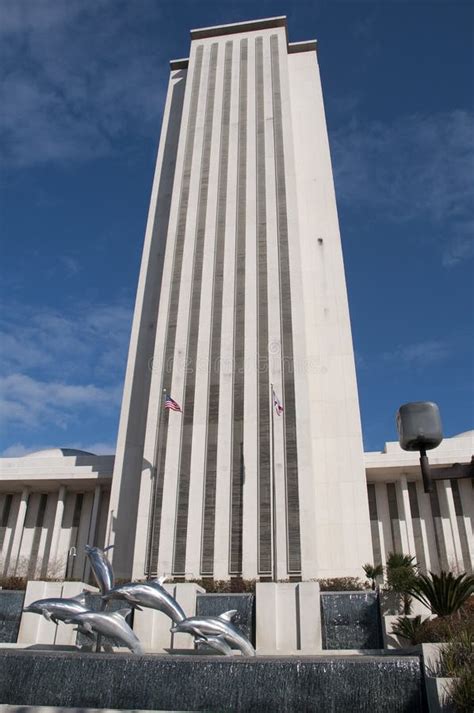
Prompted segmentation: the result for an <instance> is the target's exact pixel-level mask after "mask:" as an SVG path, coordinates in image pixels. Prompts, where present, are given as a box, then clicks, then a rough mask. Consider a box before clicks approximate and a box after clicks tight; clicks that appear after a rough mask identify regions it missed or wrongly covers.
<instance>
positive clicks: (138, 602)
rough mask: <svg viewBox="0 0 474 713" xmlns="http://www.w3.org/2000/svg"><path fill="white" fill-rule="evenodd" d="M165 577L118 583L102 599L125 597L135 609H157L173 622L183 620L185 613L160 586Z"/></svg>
mask: <svg viewBox="0 0 474 713" xmlns="http://www.w3.org/2000/svg"><path fill="white" fill-rule="evenodd" d="M165 579H166V577H160V578H159V579H154V580H150V581H147V582H129V583H128V584H119V585H117V586H116V587H113V589H111V590H109V591H108V592H107V593H106V594H104V595H103V597H102V599H104V600H105V601H109V600H110V599H125V601H127V602H128V603H129V604H131V605H132V606H134V607H135V608H136V609H140V608H141V607H148V608H149V609H158V610H159V611H162V612H163V613H164V614H166V615H167V616H169V617H170V619H172V621H173V622H175V623H177V622H180V621H183V620H184V619H186V614H185V613H184V611H183V609H182V608H181V606H180V605H179V604H178V602H177V601H176V599H175V598H174V597H172V596H171V594H169V593H168V592H167V591H166V589H165V588H164V587H163V586H162V584H163V582H164V581H165Z"/></svg>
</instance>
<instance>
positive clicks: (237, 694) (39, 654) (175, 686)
mask: <svg viewBox="0 0 474 713" xmlns="http://www.w3.org/2000/svg"><path fill="white" fill-rule="evenodd" d="M421 685H422V684H421V667H420V659H419V657H418V656H404V657H397V656H386V655H385V656H380V657H379V656H340V655H339V656H334V657H331V656H292V657H284V656H281V657H278V656H272V657H265V656H258V657H256V658H245V657H241V656H239V657H235V658H234V657H217V656H196V655H188V656H167V655H154V654H146V655H144V656H134V655H131V654H126V653H114V654H108V653H100V654H94V653H82V652H67V651H57V652H56V651H54V652H53V651H38V650H36V651H32V650H19V649H16V650H15V649H2V650H0V700H1V701H2V702H3V703H8V704H13V705H30V706H63V707H68V706H69V707H80V708H130V709H137V708H140V709H155V710H170V711H172V710H207V711H209V710H210V711H212V710H221V711H222V710H235V711H253V710H254V711H275V710H284V711H285V712H288V713H289V712H290V711H302V710H306V711H313V710H314V711H325V712H327V713H331V712H334V713H336V712H338V711H346V710H347V711H349V710H357V711H367V712H369V711H370V713H373V711H375V710H376V711H377V713H402V712H403V713H415V712H417V713H418V712H421V711H423V704H422V694H421Z"/></svg>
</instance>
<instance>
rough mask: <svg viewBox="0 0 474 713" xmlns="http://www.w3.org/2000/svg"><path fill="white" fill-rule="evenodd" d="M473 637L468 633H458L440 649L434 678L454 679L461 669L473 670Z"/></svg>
mask: <svg viewBox="0 0 474 713" xmlns="http://www.w3.org/2000/svg"><path fill="white" fill-rule="evenodd" d="M473 645H474V636H473V635H472V633H471V632H469V631H466V630H464V631H459V632H457V633H456V634H455V635H454V636H452V638H451V640H450V641H448V642H447V644H446V645H445V646H443V647H442V649H441V651H440V655H439V662H438V665H437V667H436V671H435V674H436V676H442V677H456V676H458V675H459V673H460V672H461V671H462V669H463V668H465V667H468V668H472V669H473V670H474V652H473Z"/></svg>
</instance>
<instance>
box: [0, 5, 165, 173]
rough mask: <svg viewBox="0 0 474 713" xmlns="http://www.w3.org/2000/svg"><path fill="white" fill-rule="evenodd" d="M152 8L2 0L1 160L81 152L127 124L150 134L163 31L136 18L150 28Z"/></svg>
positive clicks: (79, 156) (159, 88)
mask: <svg viewBox="0 0 474 713" xmlns="http://www.w3.org/2000/svg"><path fill="white" fill-rule="evenodd" d="M160 14H161V9H160V6H159V4H158V3H151V2H141V3H140V4H139V7H138V8H137V4H136V3H124V2H117V1H116V0H98V1H96V2H92V3H84V2H82V0H36V1H34V2H32V1H31V0H3V2H2V9H1V22H0V36H1V38H2V68H1V69H0V80H1V84H0V86H1V87H2V92H3V98H1V99H0V101H1V105H2V123H1V132H0V149H1V153H2V154H3V161H4V163H6V164H13V165H31V164H35V163H41V162H44V161H55V162H58V161H66V160H71V159H75V160H81V161H82V160H88V159H92V158H96V157H98V156H101V155H105V154H108V153H110V152H111V151H114V150H116V149H117V148H118V146H119V144H120V141H121V139H122V137H123V136H124V135H125V134H127V135H129V134H130V132H133V134H134V135H135V136H149V137H154V136H155V134H156V128H157V127H156V124H157V120H158V117H159V113H160V110H161V105H162V103H163V102H162V100H163V94H164V91H165V88H166V82H167V76H166V75H167V66H166V61H165V57H167V55H168V50H167V44H166V43H167V41H168V40H167V37H168V36H167V35H162V36H161V37H160V41H159V42H156V33H153V32H149V33H147V32H145V33H144V32H143V28H144V27H145V28H148V27H150V26H153V25H154V26H156V28H157V29H158V28H159V27H160V25H159V20H160ZM160 72H162V81H161V82H160V81H159V77H160V76H161V75H160ZM120 148H121V150H122V151H123V148H124V147H123V145H122V146H121V147H120Z"/></svg>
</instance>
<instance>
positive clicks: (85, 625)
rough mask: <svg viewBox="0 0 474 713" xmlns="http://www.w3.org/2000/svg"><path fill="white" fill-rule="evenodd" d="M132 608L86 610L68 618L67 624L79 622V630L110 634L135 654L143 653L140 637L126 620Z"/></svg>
mask: <svg viewBox="0 0 474 713" xmlns="http://www.w3.org/2000/svg"><path fill="white" fill-rule="evenodd" d="M130 612H131V609H119V610H118V611H114V612H95V611H86V612H82V613H80V614H76V615H74V616H72V617H70V618H69V619H67V620H66V624H78V627H79V630H82V631H85V632H88V633H92V632H93V631H95V632H96V633H97V634H102V635H104V636H110V637H111V638H113V639H118V640H119V641H121V642H122V643H123V644H124V645H125V646H126V647H127V648H128V649H130V651H132V652H133V653H134V654H142V653H143V648H142V645H141V643H140V639H139V638H138V637H137V636H136V634H134V633H133V631H132V629H131V628H130V627H129V625H128V624H127V622H126V621H125V617H126V616H127V615H128V614H130Z"/></svg>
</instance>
